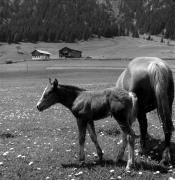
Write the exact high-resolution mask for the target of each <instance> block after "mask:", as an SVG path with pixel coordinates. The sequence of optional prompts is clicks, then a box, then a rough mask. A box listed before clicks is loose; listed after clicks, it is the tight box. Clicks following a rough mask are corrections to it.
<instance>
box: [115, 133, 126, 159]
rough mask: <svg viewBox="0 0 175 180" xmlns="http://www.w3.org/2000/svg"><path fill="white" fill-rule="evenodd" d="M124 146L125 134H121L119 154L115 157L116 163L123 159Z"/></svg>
mask: <svg viewBox="0 0 175 180" xmlns="http://www.w3.org/2000/svg"><path fill="white" fill-rule="evenodd" d="M126 145H127V134H125V133H124V132H122V147H120V149H119V153H118V155H117V159H116V162H118V161H120V160H122V159H123V155H124V153H125V149H126Z"/></svg>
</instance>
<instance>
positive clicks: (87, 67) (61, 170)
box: [0, 60, 175, 180]
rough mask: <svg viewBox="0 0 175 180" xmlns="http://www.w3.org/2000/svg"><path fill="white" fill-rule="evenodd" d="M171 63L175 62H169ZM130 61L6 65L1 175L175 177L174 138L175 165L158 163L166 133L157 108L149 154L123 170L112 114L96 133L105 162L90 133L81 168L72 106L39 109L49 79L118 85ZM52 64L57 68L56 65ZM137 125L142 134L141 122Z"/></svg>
mask: <svg viewBox="0 0 175 180" xmlns="http://www.w3.org/2000/svg"><path fill="white" fill-rule="evenodd" d="M170 62H171V65H172V67H173V66H174V64H173V61H170ZM126 64H127V62H124V63H123V62H122V61H114V60H113V61H112V60H111V61H110V64H109V63H106V61H94V62H93V61H91V60H90V61H81V65H80V62H78V61H76V62H74V61H69V62H67V61H61V62H55V61H50V62H45V63H43V62H28V64H26V62H25V63H17V64H10V65H2V66H1V69H0V84H1V86H0V102H1V106H0V137H1V138H0V179H2V180H12V179H14V180H19V179H20V180H29V179H30V180H31V179H32V180H44V179H46V180H49V179H51V180H62V179H68V180H77V179H86V180H89V179H99V180H106V179H111V180H112V179H145V180H146V179H172V178H175V168H174V165H175V163H174V162H175V156H174V153H173V152H174V150H175V144H174V136H173V138H172V145H171V146H172V153H171V155H172V159H173V162H172V166H170V167H168V168H163V167H161V166H159V161H160V158H161V157H160V155H161V151H162V145H163V139H164V135H163V131H162V128H161V126H160V123H159V120H158V118H157V115H156V113H155V112H152V113H150V114H149V115H148V116H149V129H148V131H149V134H150V135H151V138H150V139H149V140H148V147H149V148H150V151H149V153H148V154H147V156H140V155H138V149H139V140H137V141H136V148H135V154H136V168H135V169H134V170H132V171H131V172H129V173H126V172H125V166H126V160H127V154H125V157H124V161H123V162H122V163H120V164H116V163H115V158H116V155H117V152H118V148H119V146H120V144H121V134H120V129H119V127H118V124H117V122H115V120H114V119H112V118H111V117H109V118H106V119H103V120H101V121H97V122H96V123H95V125H96V132H97V135H98V140H99V143H100V145H101V147H102V149H103V151H104V161H103V163H101V164H99V163H98V162H96V161H95V160H96V158H97V155H96V150H95V147H94V144H93V143H92V142H91V140H90V137H89V135H88V133H87V136H86V164H85V166H84V167H79V166H78V149H79V146H78V129H77V125H76V121H75V118H74V117H73V115H72V114H71V113H70V112H69V110H68V109H66V108H65V107H63V106H62V105H60V104H57V105H55V106H53V107H51V108H50V109H48V110H46V111H44V112H42V113H40V112H38V111H37V109H36V103H37V101H38V99H39V98H40V96H41V94H42V92H43V89H44V88H45V86H46V85H47V82H48V77H52V78H54V77H57V78H58V80H59V82H60V83H63V84H73V85H76V86H81V87H84V88H87V89H102V88H107V87H111V86H114V85H115V82H116V80H117V77H118V76H119V74H120V73H121V72H122V68H123V67H124V66H125V65H126ZM53 67H54V68H53ZM134 129H135V131H136V132H137V134H139V130H138V124H137V122H136V123H135V124H134Z"/></svg>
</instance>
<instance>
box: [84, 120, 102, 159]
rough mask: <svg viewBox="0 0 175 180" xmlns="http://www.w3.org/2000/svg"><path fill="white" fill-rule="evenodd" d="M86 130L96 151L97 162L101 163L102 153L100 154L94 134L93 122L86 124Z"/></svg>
mask: <svg viewBox="0 0 175 180" xmlns="http://www.w3.org/2000/svg"><path fill="white" fill-rule="evenodd" d="M87 128H88V131H89V135H90V137H91V140H92V142H93V143H94V144H95V147H96V149H97V154H98V157H99V160H100V161H101V160H102V158H103V153H102V150H101V148H100V145H99V144H98V141H97V135H96V133H95V126H94V122H93V121H89V122H88V124H87Z"/></svg>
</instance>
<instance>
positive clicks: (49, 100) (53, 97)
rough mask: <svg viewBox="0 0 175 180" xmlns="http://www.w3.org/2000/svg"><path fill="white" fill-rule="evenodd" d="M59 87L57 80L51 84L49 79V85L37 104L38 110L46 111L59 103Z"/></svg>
mask: <svg viewBox="0 0 175 180" xmlns="http://www.w3.org/2000/svg"><path fill="white" fill-rule="evenodd" d="M57 87H58V81H57V79H55V80H54V81H53V82H51V79H50V78H49V84H48V85H47V86H46V88H45V89H44V92H43V94H42V96H41V98H40V100H39V101H38V103H37V109H38V110H39V111H44V110H45V109H47V108H49V107H50V106H52V105H54V104H55V103H57Z"/></svg>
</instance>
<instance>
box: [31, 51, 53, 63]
mask: <svg viewBox="0 0 175 180" xmlns="http://www.w3.org/2000/svg"><path fill="white" fill-rule="evenodd" d="M50 55H51V53H49V52H47V51H42V50H39V49H35V50H34V51H32V59H33V60H48V59H49V58H50Z"/></svg>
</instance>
